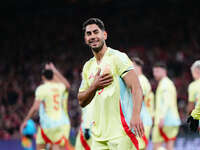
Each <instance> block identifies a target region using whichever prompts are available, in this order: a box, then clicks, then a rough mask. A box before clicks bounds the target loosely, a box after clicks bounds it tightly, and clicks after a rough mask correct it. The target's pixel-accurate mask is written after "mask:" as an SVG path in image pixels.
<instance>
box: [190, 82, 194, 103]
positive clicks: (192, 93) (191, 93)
mask: <svg viewBox="0 0 200 150" xmlns="http://www.w3.org/2000/svg"><path fill="white" fill-rule="evenodd" d="M188 95H189V99H188V100H189V102H195V91H194V89H193V88H192V85H189V88H188Z"/></svg>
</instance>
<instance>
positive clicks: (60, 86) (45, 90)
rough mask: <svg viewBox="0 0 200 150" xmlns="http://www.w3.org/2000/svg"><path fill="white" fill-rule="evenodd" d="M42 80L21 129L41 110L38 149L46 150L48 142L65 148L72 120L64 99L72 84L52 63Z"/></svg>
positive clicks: (56, 147) (44, 72) (46, 68)
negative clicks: (68, 114)
mask: <svg viewBox="0 0 200 150" xmlns="http://www.w3.org/2000/svg"><path fill="white" fill-rule="evenodd" d="M42 81H43V84H41V85H40V86H39V87H38V88H37V89H36V92H35V101H34V104H33V106H32V107H31V109H30V111H29V112H28V115H27V116H26V117H25V119H24V121H23V123H22V125H21V127H20V131H21V132H22V130H23V128H24V127H25V126H26V123H27V120H29V119H30V118H31V117H32V115H33V114H34V113H35V112H37V111H38V110H39V117H40V126H39V127H38V132H37V137H36V144H37V150H44V149H45V147H46V146H47V144H50V145H51V147H52V148H53V149H54V148H55V149H60V150H62V149H63V150H64V149H65V145H67V144H68V140H67V139H68V136H69V130H70V122H69V118H68V117H67V115H66V112H65V111H64V109H63V102H62V100H63V99H64V93H65V92H66V89H67V91H68V90H69V88H70V84H69V82H68V81H67V79H65V78H64V76H63V75H62V74H61V73H60V72H59V71H58V70H57V69H56V68H55V66H54V65H53V64H52V63H50V64H46V65H45V69H43V70H42Z"/></svg>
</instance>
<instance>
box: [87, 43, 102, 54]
mask: <svg viewBox="0 0 200 150" xmlns="http://www.w3.org/2000/svg"><path fill="white" fill-rule="evenodd" d="M104 44H105V42H104V41H103V40H102V41H101V42H100V45H99V46H98V47H90V48H91V49H92V51H94V52H95V53H98V52H100V51H101V50H102V48H103V46H104Z"/></svg>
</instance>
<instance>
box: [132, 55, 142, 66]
mask: <svg viewBox="0 0 200 150" xmlns="http://www.w3.org/2000/svg"><path fill="white" fill-rule="evenodd" d="M132 61H134V62H135V63H136V65H138V66H140V67H143V66H144V62H143V61H142V59H140V58H139V57H133V58H132Z"/></svg>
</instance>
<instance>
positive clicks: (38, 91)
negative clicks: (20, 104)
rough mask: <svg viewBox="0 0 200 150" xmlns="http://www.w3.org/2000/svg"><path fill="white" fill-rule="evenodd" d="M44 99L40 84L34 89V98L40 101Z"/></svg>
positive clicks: (43, 91)
mask: <svg viewBox="0 0 200 150" xmlns="http://www.w3.org/2000/svg"><path fill="white" fill-rule="evenodd" d="M44 99H45V90H44V89H43V88H42V87H41V86H40V87H38V88H37V89H36V91H35V100H37V101H42V100H44Z"/></svg>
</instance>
